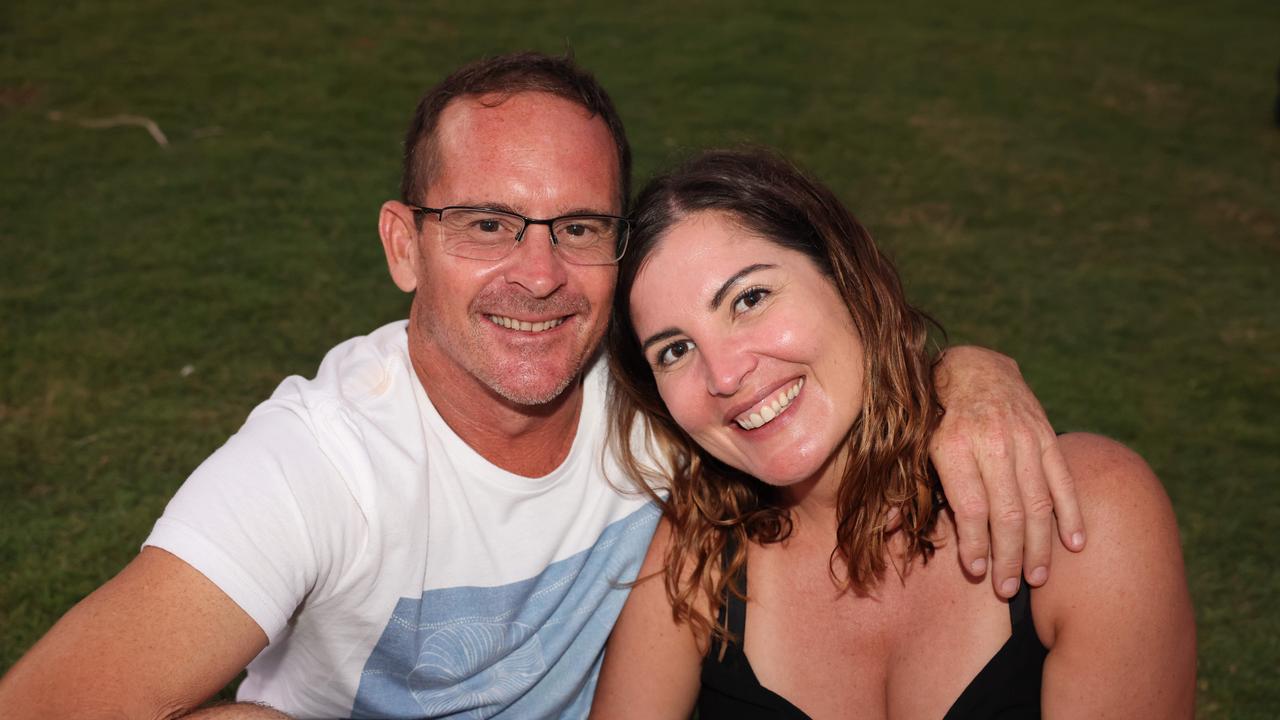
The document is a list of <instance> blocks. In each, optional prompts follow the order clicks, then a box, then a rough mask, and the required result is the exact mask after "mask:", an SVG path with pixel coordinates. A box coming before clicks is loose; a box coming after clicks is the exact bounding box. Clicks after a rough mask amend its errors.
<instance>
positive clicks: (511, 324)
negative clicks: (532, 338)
mask: <svg viewBox="0 0 1280 720" xmlns="http://www.w3.org/2000/svg"><path fill="white" fill-rule="evenodd" d="M487 317H488V318H489V322H491V323H493V324H494V325H501V326H502V327H504V328H507V329H508V330H522V331H524V332H535V333H539V332H543V331H545V330H550V329H551V328H553V327H555V326H557V325H559V324H560V323H562V322H564V318H556V319H554V320H543V321H542V322H535V323H531V322H526V321H524V320H516V319H515V318H509V317H503V316H501V315H488V316H487Z"/></svg>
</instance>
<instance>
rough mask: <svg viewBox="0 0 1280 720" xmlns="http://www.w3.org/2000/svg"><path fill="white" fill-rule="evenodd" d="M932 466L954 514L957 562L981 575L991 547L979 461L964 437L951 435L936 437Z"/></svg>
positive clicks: (972, 573) (972, 572)
mask: <svg viewBox="0 0 1280 720" xmlns="http://www.w3.org/2000/svg"><path fill="white" fill-rule="evenodd" d="M932 454H933V457H934V467H935V468H936V469H937V471H938V478H939V479H940V480H941V481H942V492H943V494H945V495H946V496H947V505H949V506H950V507H951V511H952V512H953V513H954V515H955V522H956V535H957V538H958V540H957V541H958V543H959V545H958V549H959V551H960V563H961V564H962V565H963V566H964V569H965V572H967V573H969V574H971V575H973V576H974V577H982V576H983V575H985V574H986V572H987V554H988V552H989V551H990V546H989V535H988V534H987V490H986V488H985V487H983V485H982V478H981V476H980V475H979V474H978V463H977V461H976V460H975V459H974V454H973V449H972V448H971V447H970V446H969V443H968V441H967V439H966V438H964V437H962V436H959V435H953V436H951V439H949V440H939V442H937V443H936V444H935V446H934V449H933V453H932Z"/></svg>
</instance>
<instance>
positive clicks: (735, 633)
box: [708, 534, 747, 657]
mask: <svg viewBox="0 0 1280 720" xmlns="http://www.w3.org/2000/svg"><path fill="white" fill-rule="evenodd" d="M737 549H738V542H737V539H736V538H735V537H734V536H733V535H732V534H731V535H729V536H728V538H727V539H726V540H725V544H724V550H723V551H722V552H721V554H720V571H721V572H724V571H725V570H727V569H728V568H729V563H730V561H731V560H732V559H733V555H734V553H735V552H736V551H737ZM730 585H731V586H732V587H734V588H737V590H738V591H739V592H740V593H742V594H743V595H746V594H747V565H746V563H743V564H742V567H741V568H739V569H738V572H737V573H736V574H735V575H734V578H733V580H732V582H731V584H730ZM726 618H727V620H726ZM716 624H717V625H719V626H720V627H723V628H725V629H726V630H728V631H729V634H730V636H732V637H735V638H737V639H738V641H739V642H741V641H742V637H743V633H744V631H745V630H746V627H747V605H746V603H744V602H743V601H742V599H741V598H739V597H738V596H737V595H736V594H734V593H733V592H732V591H730V590H729V589H728V587H726V590H725V593H724V597H723V598H721V602H720V610H719V612H717V613H716ZM720 645H721V640H720V637H719V636H718V635H712V637H711V648H710V652H709V653H708V656H709V657H719V655H720Z"/></svg>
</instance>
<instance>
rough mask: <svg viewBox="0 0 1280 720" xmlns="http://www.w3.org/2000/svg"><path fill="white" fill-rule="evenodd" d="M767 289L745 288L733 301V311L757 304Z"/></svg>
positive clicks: (747, 308)
mask: <svg viewBox="0 0 1280 720" xmlns="http://www.w3.org/2000/svg"><path fill="white" fill-rule="evenodd" d="M768 296H769V291H768V290H766V289H764V288H761V287H753V288H747V289H746V290H744V291H742V294H740V295H738V299H737V300H735V301H734V303H733V311H734V312H743V311H745V310H750V309H751V308H753V307H755V306H756V305H759V304H760V302H761V301H763V300H764V299H765V298H766V297H768Z"/></svg>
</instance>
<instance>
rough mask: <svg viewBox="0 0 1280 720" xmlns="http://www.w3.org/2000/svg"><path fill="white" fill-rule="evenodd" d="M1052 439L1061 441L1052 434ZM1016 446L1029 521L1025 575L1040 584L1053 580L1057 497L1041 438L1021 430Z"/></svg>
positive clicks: (1030, 581) (1020, 485) (1024, 551)
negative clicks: (1048, 479) (1050, 484)
mask: <svg viewBox="0 0 1280 720" xmlns="http://www.w3.org/2000/svg"><path fill="white" fill-rule="evenodd" d="M1049 441H1050V443H1052V444H1054V445H1056V444H1057V440H1056V438H1053V437H1052V436H1050V440H1049ZM1014 445H1015V448H1014V456H1015V457H1016V459H1017V461H1016V466H1015V467H1016V472H1017V482H1018V488H1019V490H1020V491H1021V494H1022V497H1021V502H1022V508H1023V513H1024V516H1025V522H1026V531H1025V546H1024V547H1023V552H1022V562H1023V566H1022V567H1023V568H1024V571H1023V576H1024V577H1025V578H1026V581H1027V582H1028V583H1030V584H1031V585H1033V586H1037V587H1038V586H1040V585H1043V584H1044V582H1045V581H1046V580H1048V579H1049V559H1050V557H1051V556H1052V551H1053V499H1052V498H1051V497H1050V492H1049V487H1048V484H1047V483H1046V482H1045V472H1044V469H1043V468H1042V467H1041V463H1042V462H1043V459H1042V458H1043V456H1042V453H1041V448H1040V438H1039V437H1037V436H1036V435H1034V434H1032V433H1019V434H1018V435H1017V436H1016V438H1015V440H1014Z"/></svg>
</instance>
